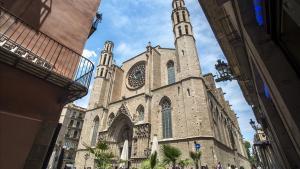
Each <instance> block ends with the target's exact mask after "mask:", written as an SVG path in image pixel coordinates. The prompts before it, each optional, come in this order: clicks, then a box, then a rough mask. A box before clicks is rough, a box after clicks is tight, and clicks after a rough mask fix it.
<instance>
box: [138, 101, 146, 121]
mask: <svg viewBox="0 0 300 169" xmlns="http://www.w3.org/2000/svg"><path fill="white" fill-rule="evenodd" d="M136 111H137V113H138V121H144V115H145V109H144V106H143V105H139V107H138V108H137V109H136Z"/></svg>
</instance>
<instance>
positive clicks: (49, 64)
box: [0, 7, 94, 103]
mask: <svg viewBox="0 0 300 169" xmlns="http://www.w3.org/2000/svg"><path fill="white" fill-rule="evenodd" d="M0 62H4V63H6V64H8V65H10V66H13V67H15V68H17V69H19V70H22V71H25V72H27V73H29V74H31V75H33V76H36V77H38V78H40V79H43V80H46V81H48V82H50V83H52V84H54V85H56V86H59V87H61V88H64V89H66V90H67V92H66V96H64V98H62V102H64V103H68V102H72V101H74V100H76V99H78V98H80V97H83V96H85V95H86V94H87V92H88V86H89V84H90V80H91V77H92V72H93V69H94V65H93V63H92V62H91V61H90V60H88V59H87V58H85V57H83V56H81V55H80V54H78V53H76V52H75V51H74V50H72V49H70V48H68V47H66V46H64V45H63V44H61V43H60V42H58V41H56V40H54V39H52V38H51V37H49V36H48V35H46V34H44V33H42V32H40V31H38V30H35V29H34V28H32V27H31V26H29V25H28V24H26V23H25V22H24V21H22V20H21V19H20V18H18V17H16V16H14V15H13V14H11V13H9V12H8V11H7V10H6V9H4V8H2V7H0Z"/></svg>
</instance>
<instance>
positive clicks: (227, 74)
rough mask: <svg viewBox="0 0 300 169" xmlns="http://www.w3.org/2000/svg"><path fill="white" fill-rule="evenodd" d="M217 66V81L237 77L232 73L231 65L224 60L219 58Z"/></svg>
mask: <svg viewBox="0 0 300 169" xmlns="http://www.w3.org/2000/svg"><path fill="white" fill-rule="evenodd" d="M215 68H216V69H217V71H218V74H219V75H218V76H217V77H218V78H217V79H216V82H222V81H227V80H230V81H231V80H233V79H235V78H236V77H234V76H233V75H232V72H231V69H230V66H229V65H228V64H227V63H225V62H224V61H221V59H218V60H217V64H215Z"/></svg>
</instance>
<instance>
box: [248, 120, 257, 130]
mask: <svg viewBox="0 0 300 169" xmlns="http://www.w3.org/2000/svg"><path fill="white" fill-rule="evenodd" d="M249 123H250V125H251V127H252V128H253V129H254V130H255V131H257V129H258V126H257V125H256V124H255V121H253V120H252V119H250V122H249Z"/></svg>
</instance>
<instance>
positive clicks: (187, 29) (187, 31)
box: [184, 25, 189, 34]
mask: <svg viewBox="0 0 300 169" xmlns="http://www.w3.org/2000/svg"><path fill="white" fill-rule="evenodd" d="M184 28H185V34H189V27H188V26H187V25H185V26H184Z"/></svg>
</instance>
